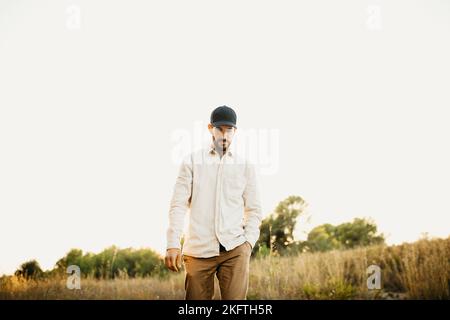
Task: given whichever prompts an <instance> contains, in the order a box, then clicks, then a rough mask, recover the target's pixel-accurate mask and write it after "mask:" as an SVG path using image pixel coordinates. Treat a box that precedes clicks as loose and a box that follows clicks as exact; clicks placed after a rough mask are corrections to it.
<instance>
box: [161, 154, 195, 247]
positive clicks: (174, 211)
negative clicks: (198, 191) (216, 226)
mask: <svg viewBox="0 0 450 320" xmlns="http://www.w3.org/2000/svg"><path fill="white" fill-rule="evenodd" d="M192 177H193V167H192V161H191V158H190V157H188V158H186V159H184V160H183V162H182V164H181V165H180V169H179V172H178V177H177V180H176V182H175V186H174V189H173V195H172V199H171V201H170V209H169V228H168V229H167V249H169V248H181V244H180V242H181V236H182V234H183V229H184V218H185V215H186V212H187V210H188V209H189V208H190V205H191V199H192V181H193V179H192Z"/></svg>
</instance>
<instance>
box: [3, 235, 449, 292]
mask: <svg viewBox="0 0 450 320" xmlns="http://www.w3.org/2000/svg"><path fill="white" fill-rule="evenodd" d="M372 264H376V265H378V266H380V268H381V279H382V281H381V282H382V288H381V290H368V288H367V276H368V275H367V273H366V270H367V267H368V266H369V265H372ZM250 270H251V271H250V272H251V275H250V287H249V292H248V298H249V299H449V298H450V292H449V279H450V238H447V239H445V240H444V239H436V240H421V241H418V242H415V243H412V244H403V245H399V246H390V247H388V246H373V247H366V248H358V249H353V250H345V251H330V252H324V253H304V254H300V255H298V256H291V257H278V256H273V255H272V256H268V257H264V258H256V259H252V261H251V266H250ZM216 284H217V281H216ZM215 297H216V298H219V297H220V292H219V290H218V288H217V286H216V296H215ZM183 298H184V274H183V273H178V274H173V275H171V276H170V277H168V278H167V279H158V278H141V279H127V278H122V279H115V280H95V279H82V282H81V290H69V289H67V288H66V279H63V278H59V279H50V280H39V281H26V280H24V279H21V278H18V277H3V278H2V279H1V280H0V299H183Z"/></svg>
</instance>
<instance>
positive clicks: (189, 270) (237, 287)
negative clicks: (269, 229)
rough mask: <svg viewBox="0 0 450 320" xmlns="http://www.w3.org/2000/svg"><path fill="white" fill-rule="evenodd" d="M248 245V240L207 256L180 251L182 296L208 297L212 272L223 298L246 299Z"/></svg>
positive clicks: (210, 295) (210, 289)
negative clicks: (181, 256) (185, 253)
mask: <svg viewBox="0 0 450 320" xmlns="http://www.w3.org/2000/svg"><path fill="white" fill-rule="evenodd" d="M251 252H252V248H251V245H250V244H249V243H248V242H244V243H243V244H241V245H239V246H237V247H236V248H234V249H232V250H230V251H223V252H220V255H219V256H216V257H211V258H195V257H192V256H187V255H183V261H184V266H185V270H186V278H185V282H184V287H185V290H186V295H185V299H186V300H211V299H212V298H213V296H214V276H215V275H217V279H218V280H219V287H220V295H221V297H222V299H223V300H245V299H247V290H248V278H249V265H250V255H251Z"/></svg>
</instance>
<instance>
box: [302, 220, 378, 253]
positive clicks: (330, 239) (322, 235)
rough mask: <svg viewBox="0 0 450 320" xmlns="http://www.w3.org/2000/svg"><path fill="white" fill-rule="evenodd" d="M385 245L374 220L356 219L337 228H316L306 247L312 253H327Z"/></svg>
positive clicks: (326, 225)
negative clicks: (328, 251)
mask: <svg viewBox="0 0 450 320" xmlns="http://www.w3.org/2000/svg"><path fill="white" fill-rule="evenodd" d="M383 243H384V235H383V234H377V226H376V224H375V223H374V222H373V221H372V220H369V219H360V218H356V219H354V220H353V221H352V222H346V223H342V224H340V225H337V226H333V225H331V224H323V225H320V226H318V227H315V228H314V229H312V230H311V231H310V232H309V234H308V240H307V243H306V247H307V248H308V249H309V250H310V251H327V250H332V249H341V248H342V249H350V248H355V247H358V246H368V245H374V244H383Z"/></svg>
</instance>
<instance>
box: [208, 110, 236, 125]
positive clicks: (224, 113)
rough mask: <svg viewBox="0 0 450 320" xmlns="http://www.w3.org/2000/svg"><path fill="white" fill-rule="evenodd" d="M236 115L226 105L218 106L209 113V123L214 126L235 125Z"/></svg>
mask: <svg viewBox="0 0 450 320" xmlns="http://www.w3.org/2000/svg"><path fill="white" fill-rule="evenodd" d="M236 121H237V116H236V112H234V110H233V109H231V108H230V107H227V106H220V107H217V108H215V109H214V110H213V112H212V113H211V124H212V125H213V126H214V127H218V126H232V127H235V128H237V127H236Z"/></svg>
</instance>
